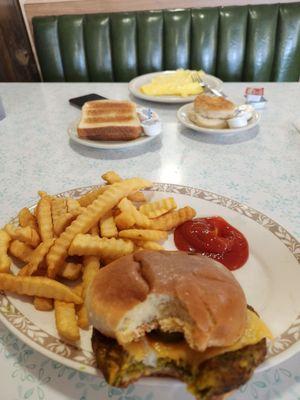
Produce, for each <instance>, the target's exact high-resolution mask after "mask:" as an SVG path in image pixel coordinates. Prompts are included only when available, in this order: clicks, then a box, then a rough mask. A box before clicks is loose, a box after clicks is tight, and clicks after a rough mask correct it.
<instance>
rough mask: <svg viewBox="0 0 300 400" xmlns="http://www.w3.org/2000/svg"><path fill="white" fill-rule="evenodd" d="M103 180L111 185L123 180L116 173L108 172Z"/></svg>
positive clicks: (102, 176)
mask: <svg viewBox="0 0 300 400" xmlns="http://www.w3.org/2000/svg"><path fill="white" fill-rule="evenodd" d="M101 178H102V179H103V180H104V181H105V182H107V183H108V184H110V185H112V184H113V183H117V182H121V181H122V180H123V179H122V178H121V177H120V175H119V174H117V173H116V172H115V171H107V172H105V174H103V175H101Z"/></svg>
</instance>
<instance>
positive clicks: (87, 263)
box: [77, 256, 100, 329]
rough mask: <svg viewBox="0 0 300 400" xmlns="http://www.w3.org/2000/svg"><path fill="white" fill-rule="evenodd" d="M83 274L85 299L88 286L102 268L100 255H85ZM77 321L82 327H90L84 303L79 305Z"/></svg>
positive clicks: (83, 296)
mask: <svg viewBox="0 0 300 400" xmlns="http://www.w3.org/2000/svg"><path fill="white" fill-rule="evenodd" d="M83 268H84V269H83V275H82V286H83V290H82V298H83V301H84V300H85V296H86V292H87V288H88V286H89V285H90V284H91V282H92V281H93V279H94V278H95V276H96V274H97V272H98V271H99V268H100V261H99V258H98V257H95V256H85V257H83ZM77 318H78V319H77V323H78V326H80V328H81V329H88V327H89V319H88V313H87V309H86V307H85V305H84V304H82V305H81V306H79V309H78V311H77Z"/></svg>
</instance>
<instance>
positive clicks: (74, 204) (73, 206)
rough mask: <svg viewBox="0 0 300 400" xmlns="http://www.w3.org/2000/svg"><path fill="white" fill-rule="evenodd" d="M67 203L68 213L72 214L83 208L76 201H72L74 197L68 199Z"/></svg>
mask: <svg viewBox="0 0 300 400" xmlns="http://www.w3.org/2000/svg"><path fill="white" fill-rule="evenodd" d="M66 202H67V211H68V212H70V211H72V210H76V209H77V208H80V207H81V205H80V203H79V201H78V200H76V199H72V197H67V198H66Z"/></svg>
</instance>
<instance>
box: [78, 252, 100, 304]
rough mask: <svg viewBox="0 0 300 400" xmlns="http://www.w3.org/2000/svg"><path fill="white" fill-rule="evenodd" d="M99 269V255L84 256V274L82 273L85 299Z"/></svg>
mask: <svg viewBox="0 0 300 400" xmlns="http://www.w3.org/2000/svg"><path fill="white" fill-rule="evenodd" d="M99 269H100V260H99V258H98V257H96V256H84V257H83V274H82V285H83V292H82V297H83V299H85V296H86V291H87V288H88V286H89V284H90V283H91V282H92V280H93V279H94V278H95V276H96V274H97V272H98V271H99Z"/></svg>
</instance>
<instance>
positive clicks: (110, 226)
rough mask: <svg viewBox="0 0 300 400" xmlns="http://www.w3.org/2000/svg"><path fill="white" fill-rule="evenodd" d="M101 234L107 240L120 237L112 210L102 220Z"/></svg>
mask: <svg viewBox="0 0 300 400" xmlns="http://www.w3.org/2000/svg"><path fill="white" fill-rule="evenodd" d="M100 233H101V236H102V237H106V238H112V237H116V236H118V229H117V226H116V224H115V220H114V217H113V216H112V212H111V210H110V211H109V212H108V213H107V214H105V215H104V217H103V218H102V219H101V220H100Z"/></svg>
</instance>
